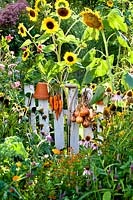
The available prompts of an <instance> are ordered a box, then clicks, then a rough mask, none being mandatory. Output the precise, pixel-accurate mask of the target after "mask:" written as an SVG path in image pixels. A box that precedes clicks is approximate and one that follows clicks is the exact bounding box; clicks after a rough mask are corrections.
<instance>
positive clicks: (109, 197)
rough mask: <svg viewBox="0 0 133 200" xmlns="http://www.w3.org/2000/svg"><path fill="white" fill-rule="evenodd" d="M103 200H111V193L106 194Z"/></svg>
mask: <svg viewBox="0 0 133 200" xmlns="http://www.w3.org/2000/svg"><path fill="white" fill-rule="evenodd" d="M102 200H111V192H110V191H106V192H104V194H103V198H102Z"/></svg>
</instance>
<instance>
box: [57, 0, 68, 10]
mask: <svg viewBox="0 0 133 200" xmlns="http://www.w3.org/2000/svg"><path fill="white" fill-rule="evenodd" d="M54 5H55V9H58V8H60V7H69V3H68V1H66V0H56V2H55V4H54Z"/></svg>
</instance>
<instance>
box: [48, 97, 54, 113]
mask: <svg viewBox="0 0 133 200" xmlns="http://www.w3.org/2000/svg"><path fill="white" fill-rule="evenodd" d="M49 104H50V107H51V110H52V111H53V110H54V99H53V96H50V97H49Z"/></svg>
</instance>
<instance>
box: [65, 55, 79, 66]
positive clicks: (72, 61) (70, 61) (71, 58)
mask: <svg viewBox="0 0 133 200" xmlns="http://www.w3.org/2000/svg"><path fill="white" fill-rule="evenodd" d="M64 60H65V62H66V64H68V65H73V64H75V63H76V62H77V56H76V55H75V54H74V53H72V52H66V53H65V55H64Z"/></svg>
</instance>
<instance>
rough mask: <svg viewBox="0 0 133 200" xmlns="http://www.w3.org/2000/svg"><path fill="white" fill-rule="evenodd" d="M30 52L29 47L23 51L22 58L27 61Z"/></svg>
mask: <svg viewBox="0 0 133 200" xmlns="http://www.w3.org/2000/svg"><path fill="white" fill-rule="evenodd" d="M29 54H30V51H29V49H28V48H27V49H26V50H25V51H24V52H23V55H22V60H23V61H26V60H27V58H28V57H29Z"/></svg>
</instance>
